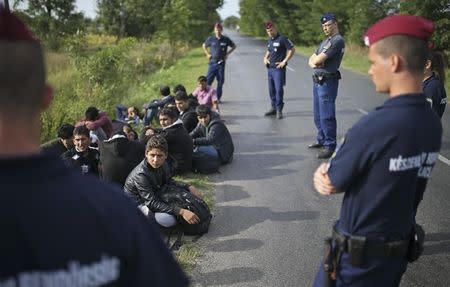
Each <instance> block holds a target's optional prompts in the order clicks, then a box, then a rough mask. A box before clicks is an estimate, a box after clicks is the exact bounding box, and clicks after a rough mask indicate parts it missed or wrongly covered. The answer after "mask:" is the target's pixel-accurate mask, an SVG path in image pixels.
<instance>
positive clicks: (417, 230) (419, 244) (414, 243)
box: [407, 223, 425, 262]
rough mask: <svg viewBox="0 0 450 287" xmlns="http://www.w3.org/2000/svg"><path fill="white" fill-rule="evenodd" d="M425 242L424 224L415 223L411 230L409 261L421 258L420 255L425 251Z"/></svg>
mask: <svg viewBox="0 0 450 287" xmlns="http://www.w3.org/2000/svg"><path fill="white" fill-rule="evenodd" d="M424 242H425V230H423V228H422V226H420V225H419V224H417V223H414V225H413V229H412V232H411V237H410V239H409V247H408V254H407V259H408V262H414V261H416V260H417V259H419V257H420V255H422V252H423V244H424Z"/></svg>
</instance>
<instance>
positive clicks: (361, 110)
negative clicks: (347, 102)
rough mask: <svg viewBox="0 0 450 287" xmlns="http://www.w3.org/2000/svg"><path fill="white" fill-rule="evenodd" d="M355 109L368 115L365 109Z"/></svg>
mask: <svg viewBox="0 0 450 287" xmlns="http://www.w3.org/2000/svg"><path fill="white" fill-rule="evenodd" d="M357 110H358V112H360V113H361V114H363V115H368V114H369V112H368V111H365V110H363V109H357Z"/></svg>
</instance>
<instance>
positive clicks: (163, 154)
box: [124, 135, 201, 227]
mask: <svg viewBox="0 0 450 287" xmlns="http://www.w3.org/2000/svg"><path fill="white" fill-rule="evenodd" d="M167 151H168V147H167V141H166V140H165V139H164V137H163V136H161V135H154V136H152V137H150V139H149V140H148V142H147V145H146V148H145V158H144V160H143V161H142V162H141V163H140V164H139V165H138V166H136V167H135V168H134V169H133V171H132V172H131V173H130V174H129V175H128V177H127V180H126V181H125V186H124V191H125V193H126V194H127V195H129V196H130V197H131V198H132V199H134V201H135V202H136V203H137V204H138V206H139V207H140V208H141V210H142V211H143V212H144V213H147V214H148V215H151V214H154V217H155V220H156V222H157V223H158V224H159V225H161V226H163V227H172V226H174V225H175V224H176V223H177V216H180V217H182V218H183V219H184V220H185V221H186V222H188V223H189V224H196V223H199V220H200V219H199V217H198V216H197V215H196V214H195V213H193V212H191V211H189V210H187V209H183V208H180V207H178V206H172V205H169V204H167V203H165V202H163V201H162V200H161V199H160V194H161V193H162V192H164V190H165V189H164V186H165V185H167V184H170V185H177V186H179V187H180V188H183V189H188V190H189V191H190V192H191V193H192V194H194V195H195V196H197V197H201V195H200V193H199V192H198V190H197V189H196V188H195V187H194V186H192V185H191V186H189V185H186V184H182V183H179V182H176V181H174V180H173V179H172V177H171V175H170V171H169V166H168V165H167V163H166V159H167Z"/></svg>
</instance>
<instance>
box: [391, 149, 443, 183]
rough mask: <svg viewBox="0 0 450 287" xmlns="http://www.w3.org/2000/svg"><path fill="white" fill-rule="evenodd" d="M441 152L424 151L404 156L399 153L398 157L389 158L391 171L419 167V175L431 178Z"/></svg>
mask: <svg viewBox="0 0 450 287" xmlns="http://www.w3.org/2000/svg"><path fill="white" fill-rule="evenodd" d="M438 156H439V154H438V153H437V152H430V153H426V152H423V153H421V154H419V155H414V156H411V157H405V158H404V157H402V156H401V155H399V156H398V157H396V158H391V159H389V171H391V172H397V171H405V170H411V169H416V168H417V169H418V172H417V175H418V176H419V177H422V178H429V177H430V175H431V171H432V170H433V166H434V164H435V163H436V161H437V159H438Z"/></svg>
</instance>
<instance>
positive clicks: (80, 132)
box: [73, 126, 91, 138]
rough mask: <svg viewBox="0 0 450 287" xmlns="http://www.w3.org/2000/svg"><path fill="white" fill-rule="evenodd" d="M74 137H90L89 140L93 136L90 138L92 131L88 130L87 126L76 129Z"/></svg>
mask: <svg viewBox="0 0 450 287" xmlns="http://www.w3.org/2000/svg"><path fill="white" fill-rule="evenodd" d="M73 135H74V136H76V135H78V136H86V137H88V138H90V137H91V136H90V131H89V129H88V128H87V127H86V126H79V127H76V128H75V129H74V130H73Z"/></svg>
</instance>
